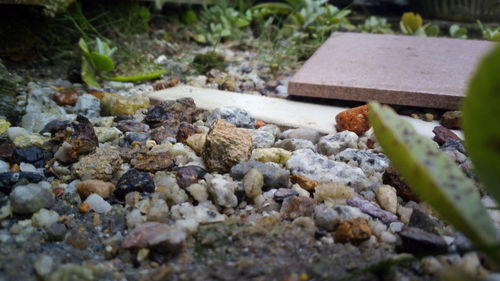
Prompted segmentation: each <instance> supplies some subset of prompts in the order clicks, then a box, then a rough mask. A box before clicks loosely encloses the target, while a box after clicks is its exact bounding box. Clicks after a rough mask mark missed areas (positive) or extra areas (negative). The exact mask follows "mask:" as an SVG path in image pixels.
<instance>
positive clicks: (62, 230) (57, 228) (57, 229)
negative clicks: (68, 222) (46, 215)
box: [46, 223, 67, 241]
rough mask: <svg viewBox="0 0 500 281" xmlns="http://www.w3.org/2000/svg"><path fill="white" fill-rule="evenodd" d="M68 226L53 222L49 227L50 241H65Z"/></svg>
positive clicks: (48, 237) (48, 236) (48, 235)
mask: <svg viewBox="0 0 500 281" xmlns="http://www.w3.org/2000/svg"><path fill="white" fill-rule="evenodd" d="M66 232H67V229H66V226H65V225H64V224H62V223H53V224H51V225H50V226H49V227H47V230H46V233H47V240H49V241H63V240H64V236H66Z"/></svg>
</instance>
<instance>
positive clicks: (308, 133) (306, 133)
mask: <svg viewBox="0 0 500 281" xmlns="http://www.w3.org/2000/svg"><path fill="white" fill-rule="evenodd" d="M320 137H321V134H320V133H319V132H318V131H317V130H315V129H311V128H298V129H289V130H286V131H284V132H283V133H281V135H280V139H303V140H308V141H310V142H312V143H314V144H316V143H317V142H318V141H319V139H320Z"/></svg>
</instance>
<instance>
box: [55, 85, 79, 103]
mask: <svg viewBox="0 0 500 281" xmlns="http://www.w3.org/2000/svg"><path fill="white" fill-rule="evenodd" d="M79 96H80V95H79V94H78V92H77V91H75V90H71V89H61V90H60V91H57V92H56V93H55V94H54V96H53V97H52V99H53V100H54V101H55V102H56V103H57V105H60V106H64V105H71V106H73V105H75V104H76V101H78V97H79Z"/></svg>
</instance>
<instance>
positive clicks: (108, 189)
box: [76, 180, 115, 199]
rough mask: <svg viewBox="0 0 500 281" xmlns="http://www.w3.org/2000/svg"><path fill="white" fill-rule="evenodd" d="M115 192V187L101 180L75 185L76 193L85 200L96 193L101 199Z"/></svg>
mask: <svg viewBox="0 0 500 281" xmlns="http://www.w3.org/2000/svg"><path fill="white" fill-rule="evenodd" d="M114 190H115V185H114V184H112V183H110V182H105V181H101V180H86V181H82V182H80V183H79V184H77V185H76V192H77V193H78V194H79V195H80V197H81V198H83V199H85V198H87V197H88V196H89V195H90V194H92V193H96V194H98V195H99V196H101V197H102V198H108V197H109V195H110V194H111V193H112V192H113V191H114Z"/></svg>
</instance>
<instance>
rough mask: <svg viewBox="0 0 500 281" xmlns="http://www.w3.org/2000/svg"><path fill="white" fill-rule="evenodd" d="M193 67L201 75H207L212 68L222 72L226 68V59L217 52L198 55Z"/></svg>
mask: <svg viewBox="0 0 500 281" xmlns="http://www.w3.org/2000/svg"><path fill="white" fill-rule="evenodd" d="M193 67H194V68H195V69H196V71H198V72H199V73H206V72H207V71H209V70H210V69H212V68H216V69H219V70H222V69H223V68H224V57H223V56H222V55H220V54H218V53H216V52H215V51H209V52H206V53H203V54H198V55H196V56H195V57H194V59H193Z"/></svg>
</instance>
